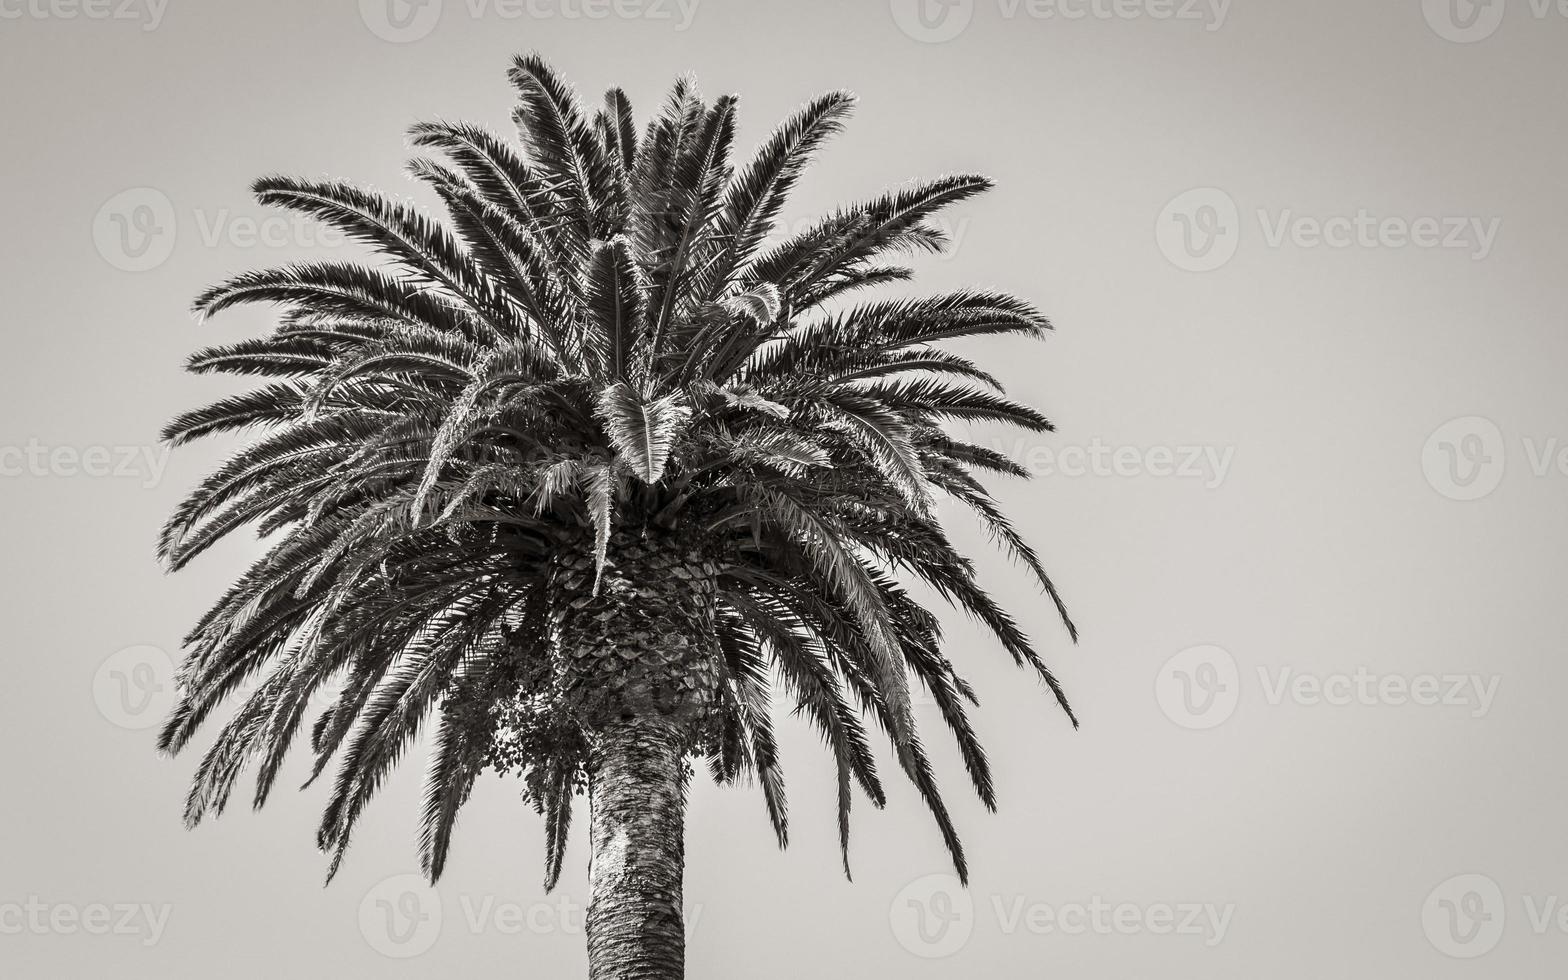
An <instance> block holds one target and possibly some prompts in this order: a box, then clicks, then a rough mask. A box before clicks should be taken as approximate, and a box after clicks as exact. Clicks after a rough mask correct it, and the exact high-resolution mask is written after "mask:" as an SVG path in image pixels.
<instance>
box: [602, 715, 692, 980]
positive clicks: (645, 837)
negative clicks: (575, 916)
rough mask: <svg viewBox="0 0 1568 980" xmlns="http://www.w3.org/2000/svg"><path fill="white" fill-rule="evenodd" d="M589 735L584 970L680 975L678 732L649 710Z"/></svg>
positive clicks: (610, 977) (670, 978)
mask: <svg viewBox="0 0 1568 980" xmlns="http://www.w3.org/2000/svg"><path fill="white" fill-rule="evenodd" d="M591 740H592V743H593V747H592V750H591V754H590V759H589V773H588V793H589V800H590V805H591V807H592V810H593V813H592V817H591V821H592V826H591V831H590V833H591V836H592V842H593V857H592V859H591V862H590V864H589V869H588V880H589V898H588V922H587V929H588V976H589V977H590V980H681V978H682V977H683V976H684V975H685V968H686V935H685V932H684V928H683V923H682V920H681V873H682V869H683V866H684V864H685V851H686V843H685V817H686V792H685V786H684V781H685V780H684V776H683V766H684V759H683V756H684V753H683V750H682V745H683V742H684V740H683V739H682V738H681V736H680V731H679V729H678V727H677V726H675V725H671V724H669V723H667V722H664V721H661V720H658V719H648V718H643V719H631V720H626V721H619V722H614V723H611V724H609V725H605V726H604V727H602V728H600V729H599V730H598V731H596V732H595V733H594V734H593V736H592V737H591Z"/></svg>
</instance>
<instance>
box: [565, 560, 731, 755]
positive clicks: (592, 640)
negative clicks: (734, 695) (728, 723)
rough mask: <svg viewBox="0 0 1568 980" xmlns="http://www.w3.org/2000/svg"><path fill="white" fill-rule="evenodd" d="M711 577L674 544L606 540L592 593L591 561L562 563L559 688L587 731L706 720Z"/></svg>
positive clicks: (711, 672) (707, 565)
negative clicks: (628, 723) (638, 721)
mask: <svg viewBox="0 0 1568 980" xmlns="http://www.w3.org/2000/svg"><path fill="white" fill-rule="evenodd" d="M716 572H717V568H716V567H715V566H714V565H713V564H712V563H711V562H709V561H706V560H704V558H703V556H702V555H701V554H698V553H695V552H687V551H684V550H683V549H681V548H680V547H679V546H678V545H677V544H675V543H674V542H671V541H668V540H661V541H656V542H652V543H644V542H642V541H641V540H640V539H637V538H634V537H630V536H627V537H625V538H617V539H616V540H615V541H614V542H612V546H611V549H610V558H609V562H608V564H607V566H606V568H605V570H604V574H603V578H602V580H601V581H600V583H599V590H598V592H597V594H595V592H594V588H593V586H594V579H595V570H594V567H593V559H592V556H591V555H587V554H578V555H572V556H569V557H567V558H565V559H563V560H562V562H561V565H560V571H559V574H558V576H557V579H556V583H555V590H556V593H557V595H558V597H559V598H558V599H557V605H556V611H555V629H556V631H557V632H556V643H557V647H558V649H559V650H560V651H561V656H560V657H559V658H558V662H557V670H558V683H559V687H560V691H561V696H562V698H563V700H564V701H565V703H566V704H567V705H569V706H570V707H571V709H572V711H573V712H574V713H575V714H576V715H577V717H578V720H579V721H580V722H581V724H582V725H583V727H584V728H585V729H588V730H594V729H599V728H602V727H603V726H605V725H607V724H611V723H618V722H621V721H624V720H626V719H628V718H633V717H635V718H653V719H657V720H661V721H664V722H666V723H668V724H672V725H678V726H688V725H691V724H692V723H696V722H699V721H701V720H702V718H703V717H704V716H705V715H706V714H707V713H708V711H709V710H710V709H711V707H712V706H713V703H714V700H715V697H716V694H717V690H718V684H719V665H718V650H717V646H716V644H715V641H714V636H713V606H712V597H713V589H714V587H713V578H714V576H715V574H716Z"/></svg>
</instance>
